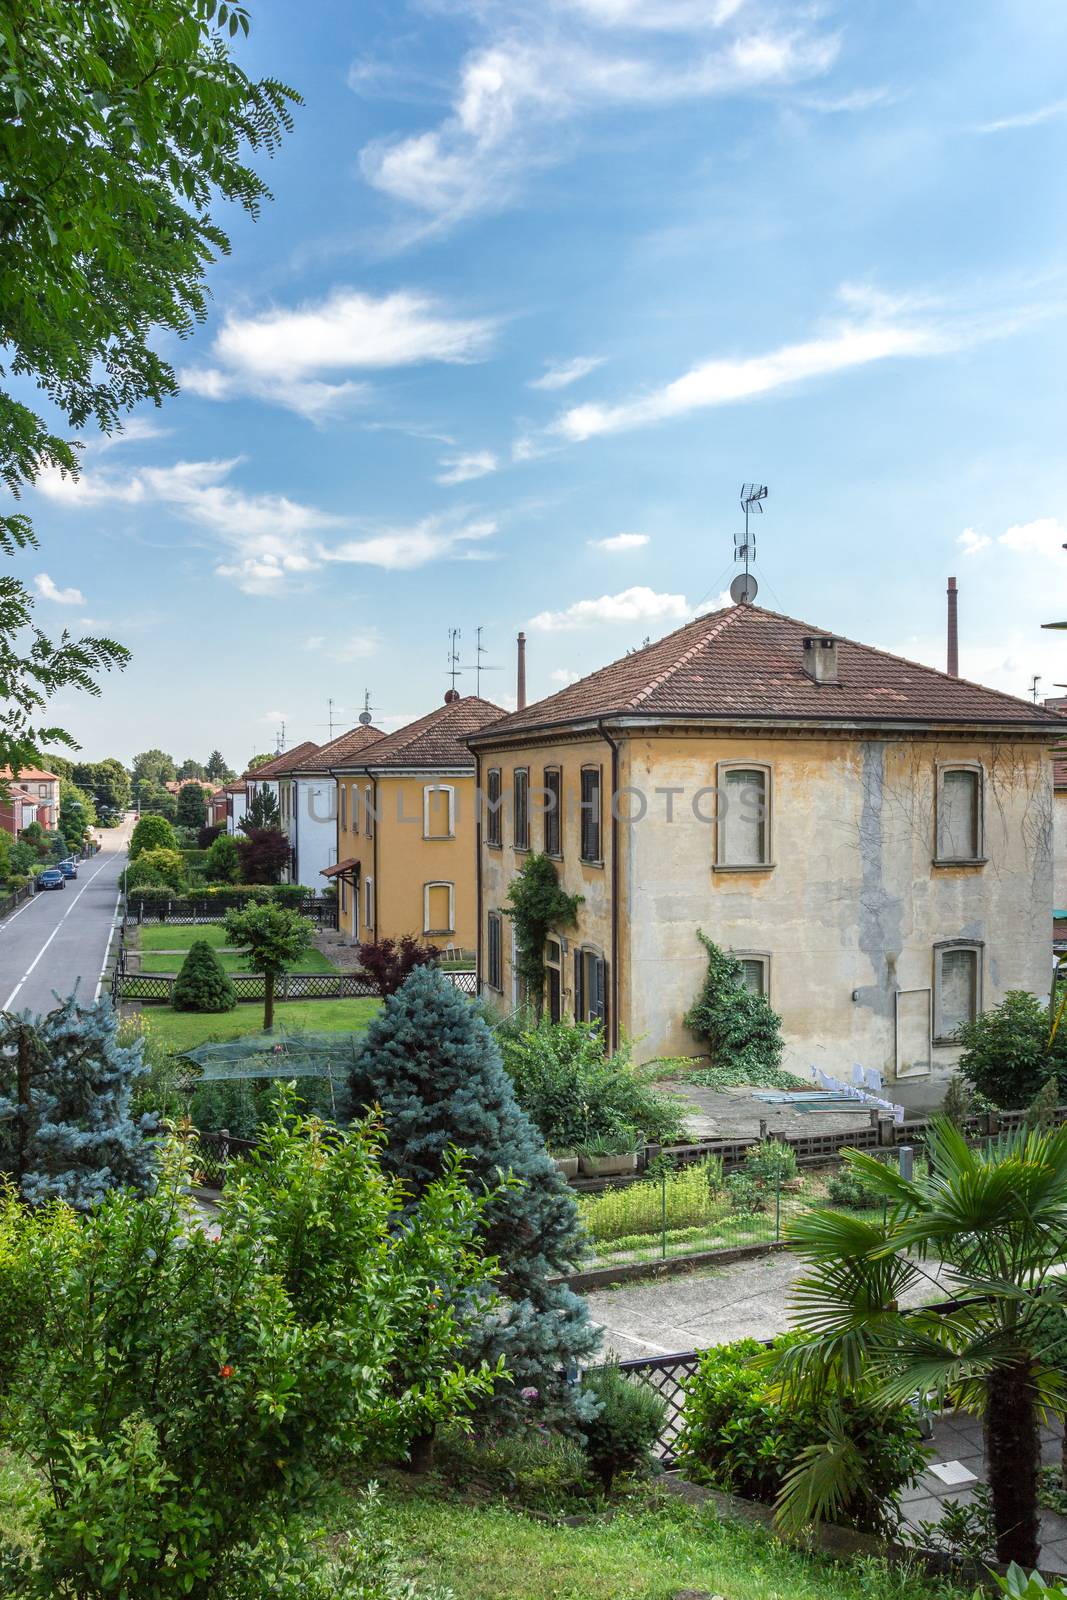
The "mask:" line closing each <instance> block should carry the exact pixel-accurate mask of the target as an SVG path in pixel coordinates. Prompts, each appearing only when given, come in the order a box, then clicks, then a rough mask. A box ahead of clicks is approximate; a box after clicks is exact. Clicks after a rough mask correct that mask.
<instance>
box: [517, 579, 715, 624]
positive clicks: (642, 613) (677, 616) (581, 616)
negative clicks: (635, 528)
mask: <svg viewBox="0 0 1067 1600" xmlns="http://www.w3.org/2000/svg"><path fill="white" fill-rule="evenodd" d="M688 615H689V605H688V603H687V601H686V598H685V595H684V594H657V593H656V591H655V590H654V589H648V588H644V587H641V586H637V587H635V588H633V589H623V591H622V592H621V593H620V594H602V595H601V596H600V598H599V599H597V600H576V601H575V602H574V604H573V605H570V606H568V607H567V608H566V610H565V611H539V612H538V614H537V616H536V617H531V618H530V620H529V622H528V623H527V627H529V628H536V629H538V630H539V631H540V632H541V633H570V632H573V631H574V630H576V629H578V628H594V627H597V626H598V625H600V624H602V623H615V622H680V621H682V620H683V619H684V618H685V617H687V616H688Z"/></svg>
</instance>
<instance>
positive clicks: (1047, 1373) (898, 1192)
mask: <svg viewBox="0 0 1067 1600" xmlns="http://www.w3.org/2000/svg"><path fill="white" fill-rule="evenodd" d="M843 1153H844V1156H845V1159H846V1160H847V1161H848V1163H849V1165H850V1166H851V1167H852V1168H853V1170H854V1171H855V1172H856V1173H857V1174H859V1175H860V1176H862V1177H863V1178H864V1180H865V1181H866V1182H867V1184H868V1185H869V1186H870V1188H872V1189H874V1190H875V1191H876V1192H877V1193H878V1194H879V1195H881V1196H882V1197H883V1199H884V1200H885V1202H886V1217H885V1220H884V1221H882V1222H872V1221H869V1220H865V1219H864V1218H862V1217H858V1216H848V1215H845V1214H843V1213H841V1212H835V1211H813V1212H810V1213H808V1214H807V1215H806V1216H804V1217H801V1218H799V1219H798V1220H797V1221H796V1222H795V1224H794V1225H793V1227H792V1229H791V1231H790V1243H791V1245H792V1247H793V1249H794V1250H795V1251H796V1252H797V1253H798V1254H799V1255H800V1256H801V1257H802V1258H803V1259H804V1261H805V1262H806V1263H807V1267H808V1270H807V1271H806V1273H805V1274H804V1275H803V1276H802V1277H801V1278H800V1279H799V1280H798V1282H797V1284H796V1287H795V1302H794V1303H795V1311H796V1320H797V1323H798V1325H799V1326H800V1327H801V1328H802V1329H805V1330H807V1331H808V1332H810V1334H811V1336H812V1337H811V1338H810V1340H807V1341H805V1342H803V1343H801V1344H798V1345H796V1346H794V1347H793V1348H792V1349H791V1350H788V1351H785V1352H783V1353H782V1356H781V1358H780V1360H781V1373H782V1382H783V1386H784V1388H785V1390H786V1391H787V1392H788V1391H789V1389H790V1388H794V1389H803V1388H804V1387H807V1386H812V1385H816V1386H817V1385H824V1386H827V1385H833V1386H839V1387H840V1388H841V1389H845V1390H847V1389H849V1388H851V1387H852V1386H853V1385H855V1384H856V1383H858V1382H860V1381H861V1380H862V1381H865V1382H868V1381H873V1382H874V1383H875V1385H876V1390H877V1393H878V1394H879V1396H880V1398H881V1399H882V1400H883V1401H884V1402H885V1404H886V1405H897V1404H899V1403H900V1402H901V1401H903V1400H907V1399H908V1398H910V1397H914V1396H915V1395H916V1394H919V1395H923V1396H925V1395H929V1394H933V1395H934V1396H936V1397H938V1399H940V1400H944V1399H946V1398H950V1399H951V1400H952V1401H953V1403H954V1404H955V1405H957V1406H959V1407H961V1408H962V1409H964V1410H966V1411H970V1412H972V1413H973V1414H975V1415H980V1416H981V1417H982V1418H983V1423H984V1433H985V1452H986V1470H987V1474H988V1479H989V1487H990V1491H991V1496H992V1502H993V1516H994V1522H995V1527H996V1539H997V1556H998V1558H999V1559H1000V1560H1001V1561H1016V1562H1018V1563H1019V1564H1020V1565H1021V1566H1025V1567H1031V1568H1032V1567H1034V1566H1036V1564H1037V1557H1038V1505H1037V1491H1038V1473H1039V1469H1040V1448H1039V1434H1038V1421H1039V1418H1040V1417H1041V1416H1042V1415H1043V1414H1044V1413H1045V1412H1046V1411H1053V1412H1055V1413H1056V1414H1057V1415H1059V1416H1061V1417H1062V1416H1064V1414H1065V1412H1067V1379H1065V1375H1064V1372H1063V1370H1062V1364H1061V1363H1060V1362H1058V1361H1056V1362H1055V1364H1054V1363H1053V1361H1050V1360H1049V1359H1048V1356H1049V1354H1050V1350H1051V1348H1052V1347H1051V1346H1050V1341H1049V1333H1048V1330H1049V1322H1050V1318H1051V1319H1052V1320H1053V1322H1054V1323H1055V1322H1057V1321H1058V1320H1059V1319H1064V1320H1067V1278H1065V1277H1063V1276H1060V1275H1059V1274H1060V1269H1061V1268H1062V1267H1063V1265H1064V1263H1067V1127H1061V1128H1058V1129H1056V1130H1054V1131H1053V1130H1047V1129H1046V1130H1042V1129H1026V1128H1023V1129H1021V1130H1019V1132H1017V1133H1013V1134H1007V1135H1004V1136H1002V1137H1001V1138H1000V1139H999V1140H997V1141H996V1143H994V1144H991V1145H990V1146H989V1147H988V1148H987V1149H984V1150H982V1149H971V1148H970V1147H969V1146H968V1145H967V1142H966V1140H965V1139H964V1137H963V1135H962V1134H961V1133H960V1132H959V1131H958V1130H957V1129H956V1128H954V1127H953V1126H952V1124H951V1123H949V1122H947V1121H945V1120H944V1119H943V1118H941V1119H937V1120H936V1121H935V1122H933V1123H932V1124H931V1127H930V1132H929V1136H928V1143H927V1153H928V1157H929V1172H928V1174H927V1176H925V1177H919V1178H916V1179H915V1180H914V1181H910V1182H909V1181H907V1180H906V1179H905V1178H903V1177H902V1176H901V1174H900V1173H899V1171H897V1170H896V1168H894V1167H890V1166H886V1165H884V1164H883V1163H882V1162H880V1161H878V1160H877V1159H876V1158H875V1157H873V1156H869V1155H863V1154H861V1153H860V1152H859V1151H857V1150H849V1151H845V1152H843ZM927 1263H930V1264H931V1266H933V1267H934V1268H935V1269H936V1268H937V1266H938V1265H940V1266H941V1268H942V1269H943V1270H944V1271H945V1272H946V1273H947V1275H948V1277H949V1281H950V1282H951V1284H952V1287H953V1289H954V1290H955V1291H956V1292H957V1293H958V1294H959V1296H960V1298H959V1299H958V1300H956V1301H951V1302H948V1303H947V1304H946V1303H943V1304H942V1305H941V1306H940V1307H938V1306H937V1305H936V1304H935V1305H930V1306H927V1307H925V1308H918V1309H915V1310H908V1309H902V1308H901V1301H902V1300H904V1299H905V1298H915V1296H916V1293H917V1292H918V1293H921V1291H922V1288H923V1287H924V1280H925V1281H926V1284H927V1285H928V1286H929V1288H930V1289H931V1290H932V1289H935V1288H936V1289H938V1290H940V1291H941V1293H942V1294H943V1286H942V1284H941V1283H940V1282H939V1281H938V1278H937V1276H935V1274H934V1273H933V1272H931V1271H930V1270H929V1268H928V1266H927ZM853 1469H854V1462H853V1461H852V1460H851V1454H850V1451H849V1449H848V1442H847V1440H841V1439H836V1438H828V1440H827V1444H826V1446H825V1448H819V1447H816V1448H814V1449H812V1450H809V1451H808V1452H806V1455H805V1457H804V1458H802V1459H801V1460H800V1461H799V1462H798V1463H797V1464H796V1465H795V1467H794V1469H793V1472H792V1473H791V1474H790V1476H789V1479H788V1480H787V1485H786V1489H785V1491H784V1494H783V1498H782V1503H781V1506H780V1514H781V1515H782V1516H783V1518H784V1519H785V1520H786V1521H792V1522H794V1523H796V1522H798V1521H803V1520H806V1519H810V1518H811V1517H812V1516H820V1515H824V1514H826V1512H827V1510H830V1511H832V1509H833V1507H834V1505H835V1504H836V1503H837V1501H838V1500H839V1499H840V1495H841V1490H842V1485H843V1483H844V1481H845V1480H846V1479H847V1478H848V1475H849V1473H850V1471H852V1470H853Z"/></svg>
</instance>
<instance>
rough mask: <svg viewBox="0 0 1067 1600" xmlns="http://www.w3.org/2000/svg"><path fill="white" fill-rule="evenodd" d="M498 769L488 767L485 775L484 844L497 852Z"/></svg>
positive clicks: (499, 807) (500, 831) (499, 833)
mask: <svg viewBox="0 0 1067 1600" xmlns="http://www.w3.org/2000/svg"><path fill="white" fill-rule="evenodd" d="M500 810H501V801H500V768H499V767H490V768H489V771H488V772H487V773H486V775H485V842H486V844H487V845H489V846H490V847H491V848H492V849H494V850H499V848H500V843H501V835H502V831H503V830H502V829H501V825H500Z"/></svg>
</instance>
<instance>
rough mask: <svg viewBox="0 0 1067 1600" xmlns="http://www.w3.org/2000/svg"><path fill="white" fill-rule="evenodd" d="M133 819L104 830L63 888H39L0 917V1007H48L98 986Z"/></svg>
mask: <svg viewBox="0 0 1067 1600" xmlns="http://www.w3.org/2000/svg"><path fill="white" fill-rule="evenodd" d="M131 826H132V824H130V823H125V824H124V825H123V826H122V827H121V828H110V829H107V830H104V831H103V832H102V834H101V837H102V839H103V841H104V847H103V849H102V850H101V852H100V854H99V855H97V856H94V857H93V859H92V860H91V861H83V862H81V863H80V864H79V867H78V876H77V878H72V879H68V881H67V886H66V888H65V889H59V890H50V891H46V892H45V893H43V894H37V895H35V896H34V898H33V899H32V900H27V902H26V904H25V905H23V906H20V907H19V909H18V910H17V911H16V912H15V913H14V915H13V916H10V917H8V918H6V919H5V920H4V921H3V922H0V1009H3V1010H4V1011H33V1012H43V1011H50V1010H51V1009H52V1007H53V1006H54V1005H55V1003H56V998H55V997H56V995H57V994H59V995H60V996H61V997H62V998H66V996H67V995H68V994H70V992H71V990H72V989H73V988H74V986H75V984H77V986H78V994H79V996H80V997H81V998H82V999H83V1000H92V999H93V998H94V997H95V995H96V994H97V992H98V986H99V983H100V975H101V973H102V971H103V968H104V962H105V960H106V958H107V950H108V944H109V942H110V939H111V932H112V929H113V927H114V924H115V911H116V908H117V905H118V897H119V881H120V879H121V877H122V869H123V866H124V865H125V862H126V847H127V844H128V843H129V837H130V828H131Z"/></svg>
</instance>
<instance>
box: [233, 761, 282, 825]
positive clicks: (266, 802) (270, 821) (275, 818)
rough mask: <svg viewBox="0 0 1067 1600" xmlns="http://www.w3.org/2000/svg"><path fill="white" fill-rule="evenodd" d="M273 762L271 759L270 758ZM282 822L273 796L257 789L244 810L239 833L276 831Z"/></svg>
mask: <svg viewBox="0 0 1067 1600" xmlns="http://www.w3.org/2000/svg"><path fill="white" fill-rule="evenodd" d="M271 759H272V760H273V757H272V758H271ZM281 820H282V814H281V811H280V809H279V807H278V801H277V798H276V797H275V795H273V794H272V793H271V791H270V790H269V789H257V791H256V793H255V794H254V795H253V796H252V798H251V800H250V801H249V803H248V805H247V806H246V808H245V814H244V817H243V819H242V821H241V832H242V833H252V832H254V831H256V830H257V829H263V828H270V829H276V828H277V827H278V826H279V824H280V823H281Z"/></svg>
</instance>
